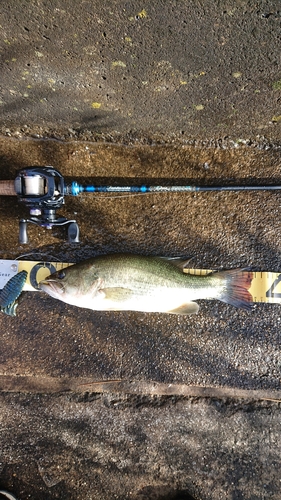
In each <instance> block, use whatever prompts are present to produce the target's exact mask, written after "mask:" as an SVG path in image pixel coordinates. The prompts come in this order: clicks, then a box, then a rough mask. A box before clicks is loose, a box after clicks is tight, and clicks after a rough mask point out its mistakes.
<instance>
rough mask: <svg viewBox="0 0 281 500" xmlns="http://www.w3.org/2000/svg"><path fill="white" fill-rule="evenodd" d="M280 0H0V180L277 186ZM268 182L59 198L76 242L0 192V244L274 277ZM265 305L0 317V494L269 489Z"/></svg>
mask: <svg viewBox="0 0 281 500" xmlns="http://www.w3.org/2000/svg"><path fill="white" fill-rule="evenodd" d="M279 7H280V6H279V2H276V1H275V2H273V1H272V2H263V1H260V2H252V1H242V2H240V3H239V4H238V3H237V2H234V1H229V2H226V3H225V4H223V5H222V4H221V3H220V2H217V3H216V4H215V5H214V4H213V2H204V3H202V2H194V3H192V4H190V3H188V2H180V3H179V2H161V1H159V0H157V1H156V2H153V3H152V2H144V3H141V4H140V3H136V2H124V3H122V4H120V2H110V4H109V5H107V6H105V4H104V2H95V6H94V7H93V3H92V2H87V1H85V2H76V3H71V5H69V3H68V2H63V1H62V2H57V1H51V2H44V1H40V2H25V1H23V2H21V6H20V8H19V4H18V2H15V1H14V2H13V1H11V2H9V4H5V5H4V4H3V5H2V6H1V22H0V24H1V30H2V38H1V58H2V72H1V96H0V97H1V116H0V126H1V131H2V136H1V137H0V180H3V179H14V178H15V176H16V173H17V171H18V170H19V169H21V168H23V167H25V166H31V165H40V166H44V165H53V166H54V167H55V168H57V169H58V170H59V171H60V172H61V173H62V174H63V175H64V176H65V178H66V180H70V179H73V178H75V179H77V180H81V181H85V182H87V181H89V182H91V183H92V182H93V181H94V182H95V183H96V184H97V183H106V184H113V185H114V184H115V185H117V184H121V183H128V184H130V185H132V184H142V183H149V184H168V185H173V184H175V183H176V184H196V185H219V184H221V185H222V184H225V185H235V184H244V185H245V184H250V183H252V184H265V183H267V184H278V185H281V182H280V181H281V179H280V177H281V176H280V147H281V146H280V123H281V121H280V88H281V87H280V51H279V46H278V40H280V19H281V18H280V9H279ZM280 196H281V194H280V192H279V191H277V192H251V193H250V192H241V193H234V192H224V193H219V192H214V193H189V194H183V193H178V194H169V193H165V194H149V195H130V196H125V195H122V196H116V195H112V194H111V195H102V194H101V195H86V194H85V195H81V196H79V197H76V198H74V197H70V196H69V197H67V198H66V203H65V205H64V207H63V208H62V209H61V210H60V211H59V214H61V215H64V216H66V217H68V218H71V219H72V218H74V217H75V218H76V220H77V222H78V223H79V227H80V232H81V243H79V244H76V245H71V244H69V243H68V242H67V239H66V234H65V232H64V231H63V230H58V229H53V230H52V231H48V230H45V229H42V228H40V229H39V228H37V227H36V226H33V225H32V226H30V227H29V229H28V234H29V244H28V245H19V243H18V228H19V226H18V223H19V220H20V219H21V218H22V217H26V216H27V215H28V212H27V210H26V207H24V206H23V205H20V204H19V203H18V202H17V200H16V198H14V197H2V198H1V204H0V217H1V225H0V240H1V245H0V258H9V259H13V258H16V257H19V256H23V255H26V254H28V255H27V256H26V257H23V258H27V259H34V260H50V259H51V260H52V259H53V258H54V260H55V259H59V260H61V261H69V262H78V261H81V260H83V259H85V258H88V257H91V256H95V255H100V254H104V253H109V252H124V251H130V252H133V253H139V254H143V255H161V256H182V257H191V258H192V261H191V263H192V266H193V267H199V268H207V269H212V268H214V269H229V268H235V267H245V266H250V267H251V268H252V269H253V270H257V271H261V270H262V271H266V270H268V271H275V272H280V271H281V269H280V237H279V235H280V217H279V213H280ZM280 318H281V316H280V305H278V304H255V306H254V308H253V310H252V311H250V312H247V311H241V310H238V309H236V308H234V307H232V306H228V305H226V304H222V303H220V302H217V301H200V310H199V313H198V314H197V315H194V316H191V317H187V318H184V317H182V316H172V315H162V314H145V313H133V312H132V313H130V312H128V313H112V312H108V313H98V312H93V311H89V310H83V309H78V308H75V307H74V306H68V305H66V304H63V303H61V302H59V301H56V300H54V299H52V298H51V297H49V296H47V295H44V294H43V293H39V292H25V293H23V295H22V298H21V301H20V304H19V307H18V314H17V316H16V317H15V318H10V317H8V316H5V315H1V317H0V330H1V336H2V342H1V350H0V391H1V393H0V398H1V411H0V429H1V444H0V450H1V455H0V489H1V488H2V487H3V488H5V489H8V490H10V491H13V492H14V493H15V494H16V495H17V496H18V498H19V499H20V500H24V499H27V498H31V499H35V500H36V499H39V498H40V499H41V498H46V499H52V498H59V499H65V498H68V499H72V498H73V499H77V500H80V499H81V500H82V499H84V498H89V499H93V500H97V499H114V498H115V499H120V500H123V499H124V500H125V499H136V500H144V499H151V500H152V499H162V500H164V499H178V500H179V499H184V498H185V499H187V498H189V497H188V494H192V495H193V496H194V498H196V499H197V500H209V499H212V500H224V499H229V500H236V499H238V500H239V499H249V500H253V499H254V500H260V499H264V498H272V499H276V500H277V499H278V500H279V499H280V498H281V495H280V399H281V397H280V391H281V387H280V367H281V361H280Z"/></svg>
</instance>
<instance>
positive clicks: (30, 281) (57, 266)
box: [18, 260, 73, 292]
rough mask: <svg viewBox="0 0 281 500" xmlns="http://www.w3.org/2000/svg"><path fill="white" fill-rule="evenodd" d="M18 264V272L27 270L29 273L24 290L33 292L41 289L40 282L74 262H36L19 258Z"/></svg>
mask: <svg viewBox="0 0 281 500" xmlns="http://www.w3.org/2000/svg"><path fill="white" fill-rule="evenodd" d="M18 264H19V265H18V272H20V271H27V273H28V275H27V279H26V283H25V285H24V287H23V290H24V291H28V290H29V291H33V292H34V291H38V290H40V289H39V285H38V283H40V281H42V280H44V279H45V278H46V277H47V276H49V275H50V274H53V273H55V272H56V271H60V270H61V269H63V268H65V267H69V266H72V265H73V263H67V262H43V261H37V262H35V261H30V260H19V261H18Z"/></svg>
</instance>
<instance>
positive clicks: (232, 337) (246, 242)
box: [0, 137, 280, 391]
mask: <svg viewBox="0 0 281 500" xmlns="http://www.w3.org/2000/svg"><path fill="white" fill-rule="evenodd" d="M1 156H2V170H1V177H2V179H7V178H8V179H13V178H14V177H15V175H16V172H17V170H18V169H19V168H23V167H24V166H28V165H36V164H37V165H41V166H42V165H46V164H52V165H53V166H54V167H55V168H57V169H58V170H59V171H61V173H62V174H63V175H64V176H65V178H66V179H68V180H70V179H73V178H75V179H78V180H81V181H86V182H93V183H99V182H103V183H106V184H113V185H114V184H116V183H117V184H120V183H121V184H122V183H125V182H126V183H128V184H129V185H132V184H141V183H143V182H146V183H149V184H159V183H167V184H168V185H171V184H174V183H176V184H181V183H183V184H189V183H192V184H193V183H195V184H199V185H200V184H201V185H212V184H226V185H229V184H247V183H249V182H252V183H256V184H260V183H265V180H266V182H267V183H268V184H271V183H277V184H279V183H280V173H279V163H280V161H279V148H278V147H277V146H272V147H268V148H266V149H262V148H261V147H257V145H237V147H232V148H230V147H229V148H228V149H224V148H219V147H211V146H209V147H205V148H199V147H195V146H190V145H189V146H188V145H185V144H181V143H177V144H170V145H166V146H163V145H159V144H158V145H155V146H148V145H135V146H132V145H131V146H121V145H113V144H100V143H98V144H97V143H90V142H73V141H70V142H67V141H57V140H55V141H54V140H47V139H46V140H35V139H24V140H20V139H14V138H5V137H2V139H1ZM261 164H262V166H263V169H262V173H261ZM279 196H280V195H279V192H278V191H277V192H274V193H271V192H256V193H254V192H253V193H249V192H241V193H233V192H232V193H231V192H228V193H218V192H215V193H195V194H194V193H176V194H173V193H164V194H160V193H159V194H148V195H129V196H127V195H124V196H123V195H121V196H120V195H119V196H118V195H112V194H109V195H108V196H107V195H103V194H83V195H80V196H78V197H71V196H69V197H66V204H65V206H64V207H63V209H62V210H60V212H61V213H62V214H64V215H66V216H67V217H69V218H73V216H75V217H76V219H77V221H78V223H79V225H80V229H81V243H79V244H77V245H71V244H68V243H67V241H66V240H65V234H64V233H63V232H62V231H59V230H55V229H54V230H53V231H47V230H44V229H40V228H37V227H30V229H29V236H30V244H29V245H25V246H23V245H22V246H20V245H19V244H18V220H19V218H20V216H23V215H25V214H26V213H27V210H26V208H25V207H24V206H22V205H19V204H18V202H17V200H16V198H14V197H6V198H4V197H2V199H1V201H2V200H3V203H2V205H1V212H2V221H3V223H2V226H1V228H0V232H1V233H2V242H3V243H2V245H1V257H4V258H15V257H17V256H19V255H21V254H26V253H29V252H31V254H32V252H36V254H35V255H36V259H37V260H38V252H39V254H40V252H42V258H43V260H44V259H45V260H46V258H52V257H54V258H59V259H61V260H62V261H70V262H74V261H81V260H83V259H85V258H87V257H90V256H94V255H98V254H101V253H108V252H124V251H131V252H134V253H140V254H146V255H147V254H151V255H168V256H185V257H192V265H194V267H205V268H208V269H210V268H211V269H212V268H233V267H244V266H248V265H251V266H252V267H253V269H256V270H272V271H279V269H280V252H279V250H278V248H279V245H278V234H279V217H278V199H279ZM48 255H49V256H50V257H46V256H48ZM0 321H1V323H2V325H3V326H2V331H3V349H2V351H1V354H0V356H1V363H2V373H6V374H14V373H19V374H20V375H40V376H41V377H42V376H44V375H45V376H48V377H60V376H63V377H68V376H73V377H92V378H93V380H95V381H98V380H112V379H114V380H115V379H118V380H119V379H124V380H137V381H141V380H143V381H155V382H157V383H175V384H177V383H179V384H187V385H191V386H192V385H201V386H214V387H232V388H237V389H248V390H260V389H263V390H277V391H278V390H279V389H280V377H279V368H280V362H279V346H280V329H279V322H280V318H279V306H278V305H263V304H256V305H255V306H254V309H253V311H251V312H245V311H241V310H237V309H235V308H234V307H232V306H227V305H225V304H222V303H219V302H217V301H201V303H200V311H199V314H197V315H195V316H191V317H187V318H185V317H180V316H172V315H163V314H145V313H133V312H128V313H112V312H106V313H100V312H93V311H89V310H87V309H79V308H76V307H74V306H68V305H66V304H63V303H61V302H58V301H56V300H54V299H52V298H50V297H48V296H46V295H44V294H42V293H31V292H29V293H24V294H23V297H22V300H21V303H20V306H19V309H18V317H17V318H8V317H5V316H2V317H1V318H0ZM249 352H251V356H249Z"/></svg>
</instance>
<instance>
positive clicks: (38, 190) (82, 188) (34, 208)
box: [0, 166, 281, 244]
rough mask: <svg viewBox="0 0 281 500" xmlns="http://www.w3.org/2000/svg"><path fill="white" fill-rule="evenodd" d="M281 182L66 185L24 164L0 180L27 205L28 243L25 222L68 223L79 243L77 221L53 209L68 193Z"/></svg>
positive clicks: (47, 170)
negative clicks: (10, 178)
mask: <svg viewBox="0 0 281 500" xmlns="http://www.w3.org/2000/svg"><path fill="white" fill-rule="evenodd" d="M278 190H281V185H265V186H177V185H174V186H148V185H140V186H138V185H135V186H108V185H104V186H101V185H97V186H95V185H83V184H78V182H76V181H72V182H71V183H70V184H65V182H64V177H63V176H62V174H61V173H60V172H59V171H58V170H56V169H55V168H54V167H52V166H47V167H27V168H24V169H22V170H20V171H19V172H18V174H17V177H16V179H15V180H14V181H11V180H4V181H0V196H1V195H2V196H17V199H18V201H19V202H21V203H24V204H25V205H26V207H28V208H29V212H30V217H29V218H28V219H21V220H20V223H19V242H20V244H26V243H28V236H27V224H28V223H32V224H36V225H37V226H40V227H44V228H46V229H52V227H53V226H68V241H69V242H71V243H78V242H79V227H78V224H77V222H76V220H74V219H72V220H69V219H66V218H65V217H57V216H56V210H58V209H59V208H61V206H62V205H63V204H64V203H65V201H64V197H65V196H67V195H72V196H78V195H79V194H81V193H134V194H146V193H185V192H202V191H278Z"/></svg>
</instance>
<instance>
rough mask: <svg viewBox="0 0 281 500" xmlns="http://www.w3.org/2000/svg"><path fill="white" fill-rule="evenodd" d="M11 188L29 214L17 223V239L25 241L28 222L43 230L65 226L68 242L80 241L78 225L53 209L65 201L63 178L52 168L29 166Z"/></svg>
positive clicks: (20, 173) (56, 208) (18, 176)
mask: <svg viewBox="0 0 281 500" xmlns="http://www.w3.org/2000/svg"><path fill="white" fill-rule="evenodd" d="M14 189H15V192H16V194H17V196H18V200H19V201H20V202H22V203H24V204H25V205H26V206H27V207H28V208H29V211H30V215H31V217H30V218H28V219H21V221H20V223H19V242H20V243H21V244H26V243H28V236H27V224H28V222H30V223H32V224H36V225H37V226H40V227H45V228H46V229H52V227H53V226H65V225H68V241H69V242H70V243H78V242H79V227H78V224H77V222H76V220H68V219H66V218H65V217H56V210H58V209H59V208H61V206H62V205H63V204H64V194H65V187H64V178H63V176H62V175H61V174H60V173H59V172H58V171H57V170H55V169H54V168H53V167H28V168H25V169H23V170H20V171H19V172H18V175H17V177H16V179H15V183H14Z"/></svg>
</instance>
